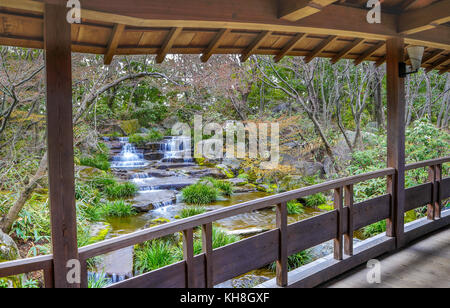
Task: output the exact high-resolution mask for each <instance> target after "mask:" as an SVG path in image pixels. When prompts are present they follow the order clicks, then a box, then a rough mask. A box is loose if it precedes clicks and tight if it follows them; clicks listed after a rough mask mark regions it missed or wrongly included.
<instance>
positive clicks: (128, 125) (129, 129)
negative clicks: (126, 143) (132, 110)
mask: <svg viewBox="0 0 450 308" xmlns="http://www.w3.org/2000/svg"><path fill="white" fill-rule="evenodd" d="M120 128H121V129H122V130H123V131H124V132H125V133H126V134H127V135H133V134H136V133H137V132H138V131H139V128H140V126H139V121H138V120H137V119H134V120H127V121H120Z"/></svg>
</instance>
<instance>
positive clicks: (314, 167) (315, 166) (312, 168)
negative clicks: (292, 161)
mask: <svg viewBox="0 0 450 308" xmlns="http://www.w3.org/2000/svg"><path fill="white" fill-rule="evenodd" d="M295 167H296V168H298V169H300V170H301V171H302V173H303V174H304V175H305V176H313V175H316V174H320V175H323V174H324V167H323V164H321V163H319V162H308V161H301V162H298V163H297V164H296V165H295Z"/></svg>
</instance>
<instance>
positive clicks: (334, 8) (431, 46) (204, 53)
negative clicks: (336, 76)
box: [0, 0, 450, 73]
mask: <svg viewBox="0 0 450 308" xmlns="http://www.w3.org/2000/svg"><path fill="white" fill-rule="evenodd" d="M61 1H62V2H64V3H65V1H63V0H47V1H46V2H49V3H56V2H61ZM80 2H81V8H82V13H81V14H82V15H81V16H82V22H81V24H73V25H72V50H73V51H74V52H82V53H92V54H103V55H105V63H106V64H109V63H110V62H111V60H112V58H113V56H114V55H131V54H155V55H156V61H157V62H158V63H161V62H162V61H164V59H165V56H166V55H167V54H199V55H201V59H202V61H208V59H209V58H210V57H211V56H212V55H214V54H240V55H241V59H242V60H243V61H245V60H247V59H248V58H249V57H250V56H251V55H253V54H264V55H273V56H274V59H275V60H276V61H279V60H281V59H282V58H283V57H284V56H304V57H305V61H307V62H308V61H311V60H312V59H313V58H315V57H325V58H330V59H331V60H332V61H333V62H337V61H338V60H339V59H352V60H354V63H355V64H359V63H361V62H362V61H365V60H369V61H375V62H376V64H377V65H381V64H383V63H384V62H385V52H386V47H385V40H386V39H387V38H389V37H393V36H401V37H404V38H405V43H406V44H407V45H408V44H409V45H421V46H425V47H426V50H425V55H424V61H423V67H424V68H425V69H426V70H427V71H430V70H433V69H437V70H439V72H440V73H444V72H448V71H449V70H450V0H384V1H382V4H381V9H382V13H381V23H380V24H369V23H368V22H367V21H366V15H367V12H368V10H369V9H368V8H366V4H367V1H366V0H340V1H333V0H226V1H224V0H127V1H123V0H81V1H80ZM43 12H44V3H43V1H33V0H0V45H7V46H18V47H27V48H43V45H44V44H43V40H44V38H43V18H44V13H43Z"/></svg>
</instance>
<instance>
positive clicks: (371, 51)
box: [355, 42, 385, 65]
mask: <svg viewBox="0 0 450 308" xmlns="http://www.w3.org/2000/svg"><path fill="white" fill-rule="evenodd" d="M384 45H385V42H379V43H378V44H376V45H374V46H372V47H370V48H369V49H367V50H366V51H365V52H364V53H363V54H362V55H361V56H360V57H359V58H358V59H356V60H355V65H358V64H360V63H361V62H363V61H364V60H366V59H367V58H368V57H370V56H371V55H373V54H374V53H375V52H376V51H377V50H378V49H380V48H381V47H383V46H384Z"/></svg>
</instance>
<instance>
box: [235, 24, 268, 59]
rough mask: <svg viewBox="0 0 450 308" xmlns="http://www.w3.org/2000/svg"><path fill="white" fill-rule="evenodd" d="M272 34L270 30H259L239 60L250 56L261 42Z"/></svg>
mask: <svg viewBox="0 0 450 308" xmlns="http://www.w3.org/2000/svg"><path fill="white" fill-rule="evenodd" d="M271 34H272V31H263V32H261V33H260V34H259V35H258V36H257V37H256V38H255V39H254V40H253V42H252V43H251V44H250V46H248V47H247V48H246V49H245V50H244V52H243V53H242V55H241V61H242V62H245V61H247V60H248V58H250V56H251V55H252V54H253V53H255V51H256V50H258V48H259V46H261V44H262V43H263V41H264V40H265V39H266V38H267V37H268V36H270V35H271Z"/></svg>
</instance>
